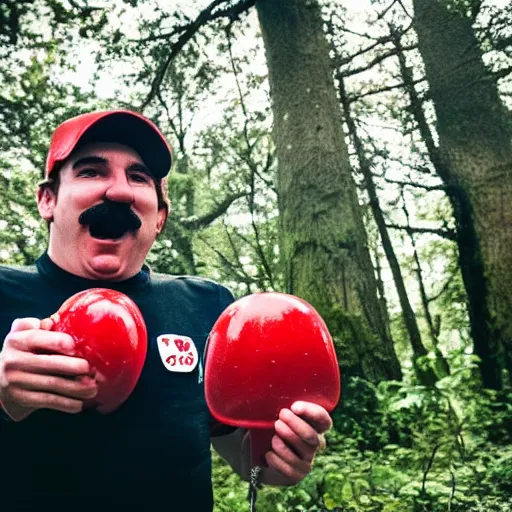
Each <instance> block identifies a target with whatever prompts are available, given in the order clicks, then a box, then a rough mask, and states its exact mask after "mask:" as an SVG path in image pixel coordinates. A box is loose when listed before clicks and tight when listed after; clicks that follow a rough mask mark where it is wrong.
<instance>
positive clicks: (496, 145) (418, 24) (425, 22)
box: [413, 0, 512, 388]
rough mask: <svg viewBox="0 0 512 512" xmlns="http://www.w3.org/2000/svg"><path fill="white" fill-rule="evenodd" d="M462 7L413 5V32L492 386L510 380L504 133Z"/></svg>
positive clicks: (504, 118) (508, 164)
mask: <svg viewBox="0 0 512 512" xmlns="http://www.w3.org/2000/svg"><path fill="white" fill-rule="evenodd" d="M466 3H467V2H448V1H446V0H442V1H441V0H435V1H432V0H414V1H413V4H414V9H415V15H414V27H415V30H416V33H417V35H418V46H419V50H420V53H421V55H422V57H423V61H424V64H425V71H426V75H427V79H428V82H429V87H430V90H429V96H430V98H431V99H432V101H433V104H434V108H435V112H436V117H437V123H436V128H437V132H438V136H439V154H434V160H437V165H436V168H437V169H438V172H440V175H441V177H442V178H443V180H444V181H445V182H446V184H447V185H448V194H449V196H450V199H451V201H452V205H453V207H454V212H455V217H456V221H457V243H458V247H459V257H460V265H461V269H462V275H463V278H464V283H465V287H466V290H467V292H468V297H469V315H470V321H471V330H472V336H473V339H474V343H475V353H476V354H477V355H478V356H479V357H480V358H481V361H482V364H481V369H482V376H483V381H484V384H485V385H486V386H487V387H489V388H499V387H500V386H501V382H500V373H501V370H502V369H505V368H506V369H508V371H509V375H512V315H511V314H510V312H511V311H512V294H511V293H510V290H511V289H512V203H511V202H510V197H511V194H512V143H511V135H512V128H511V123H510V112H508V111H507V110H506V109H505V107H504V105H503V103H502V101H501V99H500V96H499V92H498V87H497V82H496V77H495V76H493V75H492V73H491V72H490V71H489V70H488V69H487V68H486V66H485V64H484V61H483V58H482V50H481V48H480V46H479V44H478V40H477V38H476V36H475V32H474V29H473V26H472V24H473V17H472V16H470V15H468V12H467V9H466V7H465V5H466ZM473 4H475V6H476V5H477V4H480V2H473ZM476 12H477V11H475V10H473V11H472V15H473V16H474V15H475V14H476ZM432 151H433V152H434V153H436V149H435V148H433V149H432ZM432 151H431V154H432Z"/></svg>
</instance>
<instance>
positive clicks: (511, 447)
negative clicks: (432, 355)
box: [214, 353, 512, 512]
mask: <svg viewBox="0 0 512 512" xmlns="http://www.w3.org/2000/svg"><path fill="white" fill-rule="evenodd" d="M450 365H451V368H452V374H451V375H450V376H449V377H446V378H444V379H442V380H440V381H439V382H438V383H437V385H436V386H435V388H431V389H427V388H425V387H422V386H417V385H415V384H413V383H402V382H385V383H381V384H380V385H378V386H374V385H373V384H370V383H368V382H366V381H364V380H361V379H352V380H351V381H350V382H348V383H346V384H345V385H344V392H343V399H342V402H341V404H340V406H339V407H338V409H337V410H336V411H335V413H334V421H335V428H334V429H333V430H331V431H330V432H329V433H328V435H327V443H328V444H327V449H326V450H324V451H323V452H322V453H320V454H319V455H318V457H317V459H316V461H315V465H314V469H313V472H312V473H311V474H310V475H309V476H308V477H307V478H306V479H305V480H304V481H303V482H301V483H300V484H299V485H297V486H294V487H289V488H284V489H283V488H272V487H265V488H263V490H262V491H260V493H259V497H258V512H276V511H282V512H321V511H322V512H323V511H338V512H446V511H451V512H484V511H485V512H488V511H491V510H492V511H493V512H494V511H498V512H500V511H502V512H505V511H508V510H510V507H511V506H512V498H511V496H512V485H511V482H512V479H511V476H512V442H511V441H512V435H511V433H512V405H511V403H512V402H511V400H510V399H511V398H512V393H511V391H510V390H508V391H507V392H503V393H501V394H497V393H496V392H490V391H487V390H483V389H482V388H481V387H480V384H479V381H478V380H477V379H475V376H474V375H475V373H476V372H475V370H476V360H475V358H474V357H473V356H466V355H463V354H461V353H454V354H452V357H451V358H450ZM228 471H229V470H228V468H226V466H225V465H224V464H223V463H222V464H221V463H219V461H218V460H216V463H215V465H214V475H215V479H214V481H215V484H216V485H215V496H216V508H215V511H216V512H225V511H226V512H227V511H228V510H237V511H246V510H248V505H247V484H245V483H241V482H240V481H239V480H238V479H236V478H235V479H233V477H231V476H229V473H228ZM224 482H225V483H224ZM230 507H231V508H230Z"/></svg>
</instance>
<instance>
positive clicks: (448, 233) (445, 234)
mask: <svg viewBox="0 0 512 512" xmlns="http://www.w3.org/2000/svg"><path fill="white" fill-rule="evenodd" d="M386 227H388V228H390V229H399V230H402V231H405V232H406V233H409V234H410V233H430V234H432V235H438V236H440V237H441V238H446V239H447V240H452V241H455V240H456V234H455V230H453V229H435V228H420V227H412V226H402V225H400V224H386Z"/></svg>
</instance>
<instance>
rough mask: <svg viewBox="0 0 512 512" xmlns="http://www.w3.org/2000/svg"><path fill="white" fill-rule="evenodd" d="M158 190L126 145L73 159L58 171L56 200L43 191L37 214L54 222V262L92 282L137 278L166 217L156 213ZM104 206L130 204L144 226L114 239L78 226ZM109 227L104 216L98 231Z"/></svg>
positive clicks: (100, 146) (87, 149)
mask: <svg viewBox="0 0 512 512" xmlns="http://www.w3.org/2000/svg"><path fill="white" fill-rule="evenodd" d="M155 187H156V185H155V182H154V180H153V179H152V177H151V175H150V174H149V171H148V170H147V168H146V166H145V164H144V162H143V161H142V159H141V157H140V156H139V155H138V153H137V152H136V151H135V150H133V149H131V148H129V147H127V146H124V145H121V144H115V143H93V144H89V145H87V146H84V147H83V148H81V149H80V150H79V151H77V152H76V153H74V154H72V155H71V157H70V158H69V159H68V160H67V161H66V162H65V164H64V166H63V167H62V168H61V170H60V186H59V190H58V194H57V196H56V195H55V194H54V193H53V192H52V191H51V190H49V189H45V190H44V191H43V193H40V194H39V197H38V207H39V213H40V214H41V216H42V217H43V219H45V220H47V221H52V222H51V224H50V243H49V247H48V254H49V256H50V258H51V259H52V260H53V261H54V262H55V263H56V264H57V265H59V266H60V267H62V268H63V269H64V270H67V271H68V272H71V273H72V274H75V275H79V276H81V277H85V278H88V279H101V280H110V281H120V280H124V279H128V278H129V277H132V276H134V275H135V274H136V273H137V272H138V271H139V270H140V268H141V267H142V264H143V262H144V259H145V257H146V254H147V253H148V251H149V249H150V248H151V245H152V244H153V242H154V241H155V238H156V236H157V235H158V233H160V231H161V229H162V227H163V224H164V222H165V218H166V211H165V209H160V210H159V209H158V201H157V194H156V188H155ZM105 201H107V203H110V204H112V203H122V204H125V205H129V206H130V209H131V211H132V212H133V213H134V214H135V215H136V216H137V217H138V218H139V219H140V221H141V227H140V228H139V229H138V230H135V231H127V232H125V233H124V234H122V235H121V236H118V235H115V236H116V238H115V239H114V238H108V236H110V235H108V234H107V235H105V232H101V233H100V234H98V232H97V231H98V230H97V229H93V228H92V227H90V226H89V225H83V224H82V223H81V222H80V221H79V218H80V216H81V214H82V213H83V212H84V211H86V210H88V209H89V208H91V207H93V206H95V205H99V204H102V203H105ZM114 206H117V205H116V204H114ZM108 222H109V218H108V217H106V218H105V220H104V221H101V222H100V223H99V224H100V227H104V226H105V224H108ZM107 227H108V226H107ZM100 231H102V230H101V229H100ZM106 232H107V233H109V230H108V229H107V231H106ZM114 232H115V230H114Z"/></svg>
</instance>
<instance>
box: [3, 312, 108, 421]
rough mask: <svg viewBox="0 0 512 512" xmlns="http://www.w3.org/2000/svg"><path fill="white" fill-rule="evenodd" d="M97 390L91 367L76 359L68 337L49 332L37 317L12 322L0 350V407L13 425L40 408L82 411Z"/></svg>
mask: <svg viewBox="0 0 512 512" xmlns="http://www.w3.org/2000/svg"><path fill="white" fill-rule="evenodd" d="M97 392H98V388H97V385H96V382H95V380H94V378H93V377H91V376H90V367H89V363H88V362H87V361H86V360H85V359H82V358H78V357H74V342H73V339H72V338H71V337H70V336H69V335H67V334H64V333H59V332H52V331H48V330H45V324H44V321H43V322H41V320H38V319H37V318H21V319H17V320H15V321H14V322H13V324H12V327H11V332H10V333H9V334H8V335H7V337H6V338H5V341H4V345H3V349H2V351H1V352H0V403H1V405H2V406H3V409H4V410H5V412H6V413H7V414H8V415H9V416H10V417H11V418H12V419H13V420H14V421H21V420H23V419H25V418H27V417H28V416H29V415H30V414H32V413H33V412H34V411H35V410H37V409H55V410H57V411H63V412H68V413H77V412H80V411H81V410H82V407H83V400H86V399H91V398H94V396H95V395H96V393H97Z"/></svg>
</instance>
